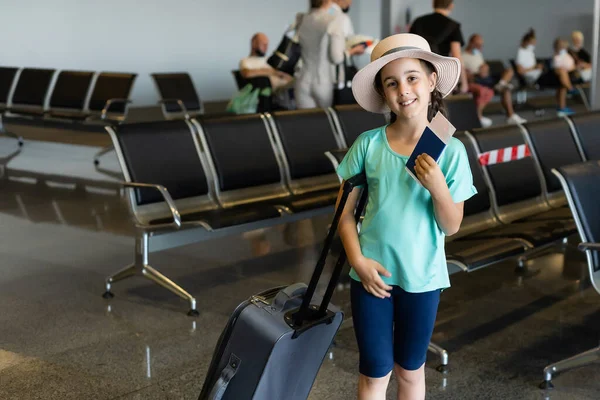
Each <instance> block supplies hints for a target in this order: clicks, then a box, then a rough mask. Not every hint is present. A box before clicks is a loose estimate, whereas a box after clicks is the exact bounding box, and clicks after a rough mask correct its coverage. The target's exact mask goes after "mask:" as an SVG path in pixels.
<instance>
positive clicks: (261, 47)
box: [239, 32, 294, 92]
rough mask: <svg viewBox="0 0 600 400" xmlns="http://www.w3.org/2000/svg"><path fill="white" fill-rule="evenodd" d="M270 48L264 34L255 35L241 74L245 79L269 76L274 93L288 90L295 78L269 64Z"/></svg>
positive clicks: (242, 63)
mask: <svg viewBox="0 0 600 400" xmlns="http://www.w3.org/2000/svg"><path fill="white" fill-rule="evenodd" d="M268 48H269V38H268V37H267V35H265V34H264V33H261V32H259V33H255V34H254V35H253V36H252V40H251V41H250V56H248V57H245V58H243V59H242V60H241V61H240V67H239V68H240V74H241V75H242V77H244V78H245V79H250V78H255V77H257V76H267V77H269V80H270V81H271V87H272V88H273V91H275V92H277V91H279V90H281V89H287V88H289V87H290V84H291V83H292V81H293V79H294V78H293V77H292V76H290V75H288V74H286V73H285V72H281V71H278V70H276V69H275V68H273V67H271V66H270V65H269V64H267V57H266V54H267V50H268Z"/></svg>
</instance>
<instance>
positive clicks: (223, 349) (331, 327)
mask: <svg viewBox="0 0 600 400" xmlns="http://www.w3.org/2000/svg"><path fill="white" fill-rule="evenodd" d="M365 181H366V179H365V176H364V175H362V174H361V175H357V176H355V177H352V178H350V179H349V180H348V181H346V182H345V184H344V187H343V195H342V198H341V201H340V203H339V205H338V208H337V209H336V211H335V215H334V218H333V222H332V224H331V228H330V229H329V233H328V234H327V238H326V239H325V244H324V246H323V250H322V252H321V256H320V257H319V261H318V262H317V265H316V267H315V271H314V273H313V275H312V278H311V280H310V283H309V285H308V287H307V286H306V285H305V284H303V283H296V284H293V285H291V286H282V287H277V288H273V289H270V290H267V291H265V292H262V293H259V294H256V295H254V296H252V297H251V298H250V299H248V300H246V301H244V302H243V303H241V304H240V305H239V306H238V307H237V308H236V309H235V311H234V312H233V314H232V316H231V318H230V319H229V322H228V323H227V325H226V327H225V329H224V330H223V333H222V334H221V337H220V338H219V341H218V342H217V346H216V349H215V352H214V354H213V358H212V361H211V364H210V367H209V369H208V373H207V375H206V378H205V381H204V385H203V387H202V392H201V393H200V397H199V400H305V399H306V398H308V394H309V393H310V390H311V388H312V386H313V383H314V381H315V378H316V376H317V373H318V371H319V369H320V368H321V365H322V363H323V360H324V358H325V355H326V354H327V351H328V349H329V347H330V345H331V343H332V342H333V338H334V336H335V335H336V333H337V331H338V329H339V327H340V325H341V323H342V320H343V314H342V312H341V311H340V310H338V309H337V308H336V307H335V306H333V305H330V304H329V302H330V300H331V297H332V295H333V291H334V289H335V287H336V284H337V281H338V279H339V276H340V274H341V271H342V268H343V266H344V263H345V262H346V254H345V252H344V251H343V250H342V252H341V254H340V256H339V259H338V260H337V263H336V265H335V268H334V270H333V273H332V276H331V279H330V281H329V284H328V285H327V289H326V291H325V294H324V296H323V299H322V301H321V303H320V305H315V304H311V301H312V300H313V295H314V294H315V290H316V288H317V283H318V282H319V278H320V277H321V274H322V272H323V269H324V266H325V259H326V258H327V254H328V253H329V249H330V248H331V245H332V243H333V239H334V236H335V232H336V230H337V225H338V222H339V220H340V217H341V214H342V211H343V209H344V205H345V204H346V201H347V199H348V195H349V194H350V192H351V191H352V189H354V188H355V187H356V186H360V185H363V184H365ZM366 192H367V191H366V189H365V190H363V193H362V195H361V197H360V201H359V202H358V206H357V208H356V220H357V222H358V220H359V218H360V215H361V214H362V211H363V209H364V206H365V203H366V200H367V193H366Z"/></svg>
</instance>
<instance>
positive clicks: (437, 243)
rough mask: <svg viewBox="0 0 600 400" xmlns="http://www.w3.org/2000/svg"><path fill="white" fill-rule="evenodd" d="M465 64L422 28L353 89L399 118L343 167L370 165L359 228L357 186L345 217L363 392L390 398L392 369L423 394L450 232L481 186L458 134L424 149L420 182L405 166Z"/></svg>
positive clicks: (372, 135)
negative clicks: (435, 45) (433, 47)
mask: <svg viewBox="0 0 600 400" xmlns="http://www.w3.org/2000/svg"><path fill="white" fill-rule="evenodd" d="M460 73H461V66H460V62H459V60H458V59H456V58H452V57H442V56H439V55H437V54H435V53H432V52H431V51H430V47H429V44H428V43H427V41H426V40H425V39H424V38H422V37H421V36H417V35H414V34H399V35H394V36H390V37H388V38H386V39H384V40H382V41H381V42H380V43H379V44H378V45H377V46H376V47H375V49H374V50H373V53H372V55H371V63H370V64H368V65H367V66H366V67H364V68H363V69H362V70H360V71H359V72H358V73H357V75H356V76H355V77H354V80H353V83H352V89H353V93H354V96H355V98H356V100H357V102H358V103H359V104H360V105H361V106H362V107H363V108H364V109H366V110H367V111H370V112H374V113H391V120H390V121H391V123H390V124H388V125H385V126H383V127H380V128H377V129H373V130H371V131H367V132H364V133H363V134H361V135H360V136H359V137H358V139H357V140H356V141H355V142H354V144H353V145H352V147H351V148H350V150H349V151H348V154H347V155H346V157H345V158H344V160H343V161H342V162H341V164H340V166H339V167H338V170H337V172H338V174H339V175H340V176H341V177H342V178H343V179H348V178H350V177H351V176H353V175H356V174H358V173H361V172H365V173H366V175H367V185H368V191H369V194H368V196H369V197H368V204H367V208H366V212H365V218H364V221H363V223H362V227H361V231H360V235H359V234H358V231H357V228H356V223H355V220H354V216H353V210H354V208H355V206H356V202H357V199H358V197H359V190H360V189H358V188H357V189H355V190H354V191H353V192H352V193H351V195H350V197H349V198H348V203H347V204H346V206H345V208H344V212H343V215H342V218H341V220H340V223H339V231H340V236H341V238H342V242H343V244H344V248H345V250H346V252H347V254H348V260H349V263H350V265H351V267H352V268H351V272H350V276H351V277H352V278H353V279H352V284H351V302H352V315H353V320H354V330H355V334H356V339H357V342H358V348H359V353H360V365H359V372H360V376H359V384H358V392H359V393H358V399H369V400H374V399H385V393H386V390H387V386H388V382H389V379H390V376H391V373H392V371H394V373H395V374H396V378H397V381H398V399H403V400H405V399H410V400H413V399H424V398H425V372H424V363H425V359H426V355H427V349H428V345H429V341H430V339H431V335H432V332H433V326H434V323H435V319H436V314H437V307H438V303H439V299H440V292H441V290H442V289H444V288H447V287H449V286H450V281H449V277H448V270H447V267H446V257H445V252H444V238H445V236H448V235H453V234H454V233H456V232H457V231H458V229H459V227H460V224H461V221H462V218H463V204H464V201H465V200H467V199H469V198H470V197H471V196H473V195H474V194H476V189H475V187H474V186H473V178H472V175H471V170H470V167H469V161H468V158H467V153H466V150H465V148H464V146H463V145H462V143H461V142H460V141H459V140H458V139H455V138H452V139H451V140H450V142H449V143H448V145H447V147H446V149H445V150H444V152H443V153H442V155H441V156H440V158H439V160H438V162H436V161H435V160H434V159H432V158H431V157H430V156H428V155H427V154H422V155H419V157H418V158H417V161H416V167H415V170H416V173H417V178H418V179H419V181H420V183H421V184H419V183H418V182H416V181H415V180H414V179H413V178H412V177H411V176H410V175H409V174H408V173H407V172H406V170H405V166H406V162H407V161H408V159H409V156H410V155H411V153H412V151H413V150H414V148H415V146H416V144H417V142H418V141H419V138H420V137H421V135H422V133H423V131H424V129H425V127H426V126H427V125H428V123H429V121H430V120H431V119H432V118H433V116H434V115H435V114H436V113H437V112H438V111H439V112H442V114H445V107H444V104H443V98H444V97H445V96H447V95H448V94H449V93H450V92H451V91H452V89H453V88H454V87H455V86H456V84H457V82H458V79H459V77H460Z"/></svg>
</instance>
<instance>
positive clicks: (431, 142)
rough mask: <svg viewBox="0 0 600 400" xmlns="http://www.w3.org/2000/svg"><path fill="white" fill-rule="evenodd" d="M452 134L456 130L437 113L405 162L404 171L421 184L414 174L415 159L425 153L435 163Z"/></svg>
mask: <svg viewBox="0 0 600 400" xmlns="http://www.w3.org/2000/svg"><path fill="white" fill-rule="evenodd" d="M454 132H456V128H454V126H452V124H451V123H450V121H448V120H447V119H446V117H444V116H443V115H442V114H441V113H439V112H438V113H437V114H436V116H435V117H434V118H433V119H432V120H431V122H430V123H429V125H428V126H426V127H425V130H424V131H423V134H422V135H421V138H420V139H419V141H418V142H417V145H416V146H415V148H414V150H413V152H412V154H411V155H410V157H409V158H408V161H407V162H406V170H407V171H408V173H409V174H410V176H412V177H413V179H414V180H416V181H417V182H419V183H421V182H420V181H419V179H418V178H417V173H416V172H415V161H416V159H417V157H418V156H420V155H421V154H423V153H425V154H428V155H429V156H430V157H431V158H433V159H434V160H435V161H436V162H437V161H438V160H439V158H440V156H441V155H442V153H443V152H444V149H445V148H446V145H447V144H448V142H449V141H450V138H451V137H452V135H453V134H454Z"/></svg>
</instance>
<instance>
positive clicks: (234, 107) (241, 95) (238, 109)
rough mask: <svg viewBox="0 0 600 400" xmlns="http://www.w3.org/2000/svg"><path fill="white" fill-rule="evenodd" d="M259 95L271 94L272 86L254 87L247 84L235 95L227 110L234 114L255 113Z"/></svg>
mask: <svg viewBox="0 0 600 400" xmlns="http://www.w3.org/2000/svg"><path fill="white" fill-rule="evenodd" d="M258 96H271V88H263V89H262V90H261V89H260V88H256V89H254V88H253V86H252V84H250V83H249V84H247V85H246V86H244V87H243V88H242V90H240V91H239V92H237V93H236V94H235V96H233V98H232V99H231V100H230V101H229V103H228V104H227V112H230V113H234V114H254V113H256V109H257V108H258V101H259V100H258Z"/></svg>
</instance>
